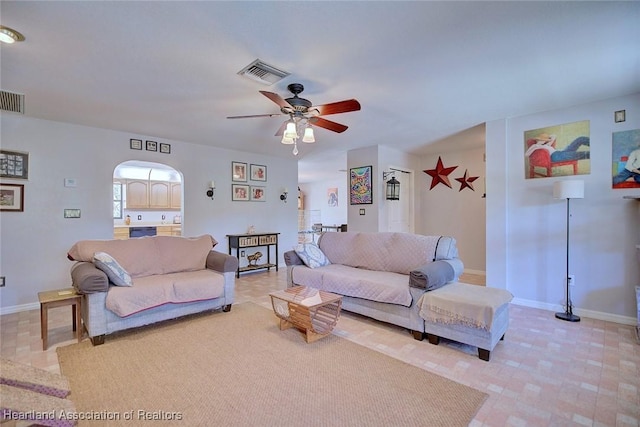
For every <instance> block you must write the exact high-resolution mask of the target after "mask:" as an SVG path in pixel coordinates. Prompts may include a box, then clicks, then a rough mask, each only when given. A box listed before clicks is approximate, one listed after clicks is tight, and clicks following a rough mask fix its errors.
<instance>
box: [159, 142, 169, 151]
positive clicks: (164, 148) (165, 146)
mask: <svg viewBox="0 0 640 427" xmlns="http://www.w3.org/2000/svg"><path fill="white" fill-rule="evenodd" d="M160 152H161V153H163V154H171V144H165V143H164V142H161V143H160Z"/></svg>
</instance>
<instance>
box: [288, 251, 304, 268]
mask: <svg viewBox="0 0 640 427" xmlns="http://www.w3.org/2000/svg"><path fill="white" fill-rule="evenodd" d="M284 263H285V264H286V265H287V266H290V265H304V262H302V259H301V258H300V257H299V256H298V254H297V253H296V251H287V252H285V253H284Z"/></svg>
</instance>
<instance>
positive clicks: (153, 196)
mask: <svg viewBox="0 0 640 427" xmlns="http://www.w3.org/2000/svg"><path fill="white" fill-rule="evenodd" d="M169 186H170V184H169V183H168V182H164V181H149V207H150V208H155V209H168V208H169V207H170V206H171V203H170V197H171V193H170V188H169Z"/></svg>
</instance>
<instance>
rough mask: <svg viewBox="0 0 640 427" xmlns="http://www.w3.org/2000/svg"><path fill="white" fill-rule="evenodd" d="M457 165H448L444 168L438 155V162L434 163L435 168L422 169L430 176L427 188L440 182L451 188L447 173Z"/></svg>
mask: <svg viewBox="0 0 640 427" xmlns="http://www.w3.org/2000/svg"><path fill="white" fill-rule="evenodd" d="M457 167H458V166H450V167H448V168H445V167H444V165H443V164H442V159H441V158H440V157H438V163H437V164H436V168H435V169H427V170H424V171H423V172H424V173H426V174H427V175H429V176H431V187H430V188H429V190H432V189H433V187H435V186H436V185H438V184H440V183H442V184H444V185H446V186H447V187H449V188H451V183H450V182H449V174H450V173H451V172H453V171H454V169H455V168H457Z"/></svg>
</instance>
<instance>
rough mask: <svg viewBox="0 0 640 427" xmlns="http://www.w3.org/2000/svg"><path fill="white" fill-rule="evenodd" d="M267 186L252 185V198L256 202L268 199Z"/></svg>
mask: <svg viewBox="0 0 640 427" xmlns="http://www.w3.org/2000/svg"><path fill="white" fill-rule="evenodd" d="M266 198H267V197H266V194H265V188H264V187H261V186H257V185H252V186H251V200H252V201H254V202H264V201H265V200H266Z"/></svg>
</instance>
